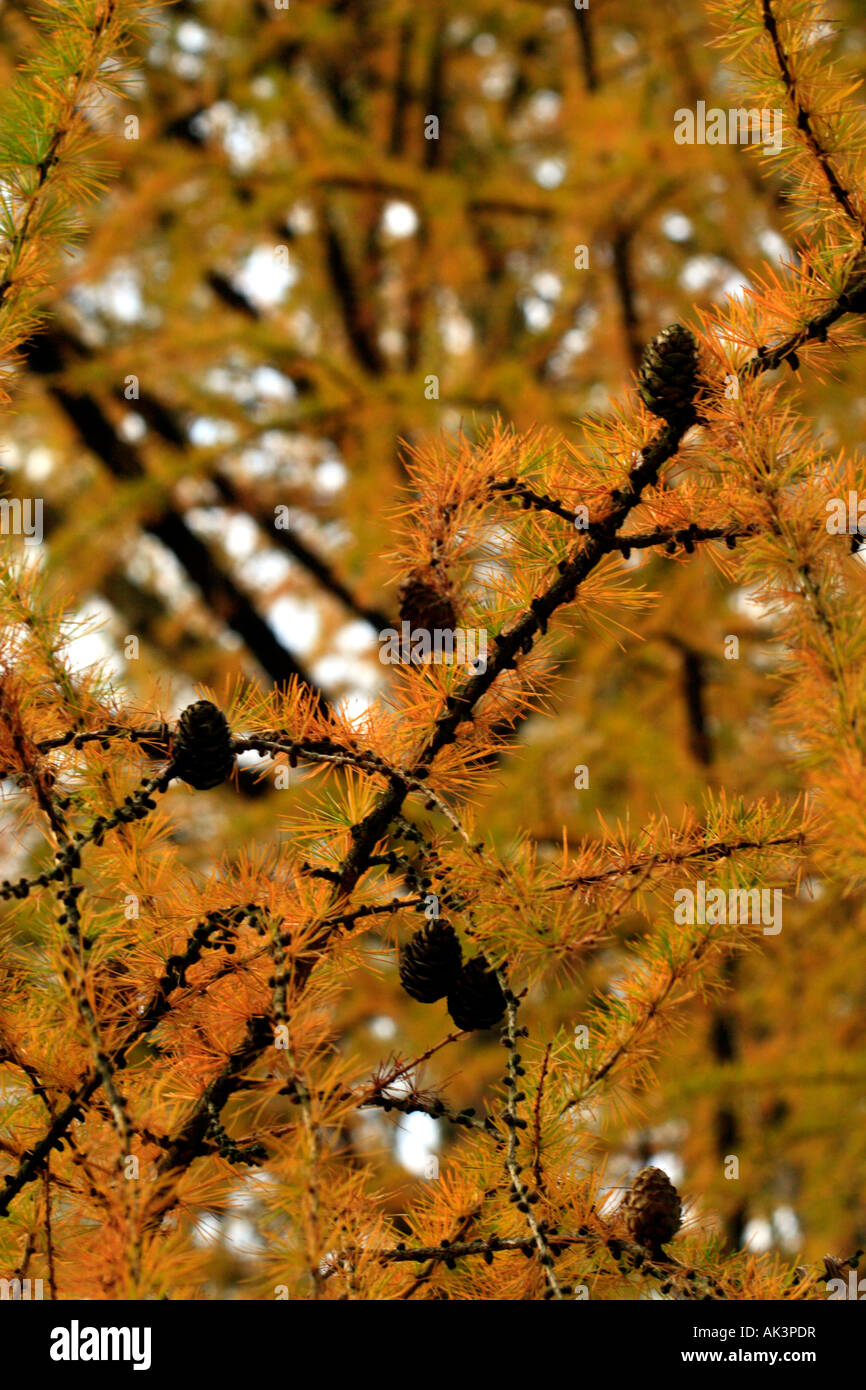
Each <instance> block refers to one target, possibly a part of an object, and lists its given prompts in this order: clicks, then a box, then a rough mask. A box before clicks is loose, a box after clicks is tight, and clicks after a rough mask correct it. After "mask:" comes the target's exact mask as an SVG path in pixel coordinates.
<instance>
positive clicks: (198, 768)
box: [172, 700, 235, 791]
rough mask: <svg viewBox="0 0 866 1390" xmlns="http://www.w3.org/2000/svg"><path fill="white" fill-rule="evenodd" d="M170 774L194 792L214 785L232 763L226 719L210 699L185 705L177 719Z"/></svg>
mask: <svg viewBox="0 0 866 1390" xmlns="http://www.w3.org/2000/svg"><path fill="white" fill-rule="evenodd" d="M172 752H173V757H174V762H173V767H174V774H175V776H176V777H179V778H180V779H181V781H182V782H186V783H187V785H188V786H190V787H195V788H196V789H197V790H198V791H206V790H207V789H208V788H209V787H218V786H219V784H220V782H224V781H225V780H226V778H227V777H228V775H229V773H230V772H231V770H232V767H233V766H234V760H235V758H234V753H233V752H232V735H231V729H230V728H229V726H228V720H227V719H226V717H225V715H224V714H223V712H222V710H221V709H217V707H216V705H214V704H212V703H211V701H210V700H196V702H195V704H193V705H187V707H186V709H185V710H183V711H182V712H181V716H180V718H179V720H178V721H177V729H176V731H175V735H174V743H173V747H172Z"/></svg>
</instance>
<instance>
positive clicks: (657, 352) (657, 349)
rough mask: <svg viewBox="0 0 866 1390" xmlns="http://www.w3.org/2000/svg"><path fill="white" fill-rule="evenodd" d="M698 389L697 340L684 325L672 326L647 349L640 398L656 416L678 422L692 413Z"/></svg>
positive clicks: (641, 369)
mask: <svg viewBox="0 0 866 1390" xmlns="http://www.w3.org/2000/svg"><path fill="white" fill-rule="evenodd" d="M697 386H698V342H697V339H696V337H695V335H694V334H693V333H691V332H690V331H689V329H688V328H683V326H682V324H681V323H672V324H671V325H670V326H669V327H668V328H663V329H662V331H661V333H659V335H658V337H657V338H653V340H652V342H651V343H647V346H646V347H645V348H644V354H643V358H642V359H641V364H640V372H639V373H638V392H639V393H640V398H641V400H642V401H643V403H644V405H645V406H646V408H647V410H651V411H652V413H653V415H660V416H661V418H662V419H663V420H676V419H678V418H680V417H682V416H683V415H686V414H687V413H688V412H689V411H690V410H691V409H692V402H693V400H694V397H695V392H696V390H697Z"/></svg>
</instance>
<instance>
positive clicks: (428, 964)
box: [400, 918, 463, 1004]
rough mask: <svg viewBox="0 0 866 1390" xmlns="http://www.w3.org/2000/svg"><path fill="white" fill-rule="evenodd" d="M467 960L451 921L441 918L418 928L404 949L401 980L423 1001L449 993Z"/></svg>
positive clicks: (420, 1001) (406, 989) (408, 991)
mask: <svg viewBox="0 0 866 1390" xmlns="http://www.w3.org/2000/svg"><path fill="white" fill-rule="evenodd" d="M462 964H463V951H462V949H461V946H460V942H459V940H458V939H457V933H456V932H455V930H454V928H453V927H452V926H451V924H450V922H444V921H441V920H439V919H438V918H437V919H436V921H434V922H429V923H428V924H427V926H426V927H422V928H421V930H420V931H416V933H415V935H414V936H413V937H412V939H411V941H409V942H407V944H406V945H405V946H404V947H403V949H402V951H401V952H400V983H401V985H402V986H403V988H404V989H405V991H406V993H407V994H411V996H412V998H413V999H417V1000H418V1002H419V1003H421V1004H433V1003H435V1001H436V1000H437V999H442V998H444V996H445V995H446V994H447V993H448V991H449V989H450V988H451V986H452V985H453V983H454V981H455V980H456V978H457V975H458V974H459V971H460V967H461V965H462Z"/></svg>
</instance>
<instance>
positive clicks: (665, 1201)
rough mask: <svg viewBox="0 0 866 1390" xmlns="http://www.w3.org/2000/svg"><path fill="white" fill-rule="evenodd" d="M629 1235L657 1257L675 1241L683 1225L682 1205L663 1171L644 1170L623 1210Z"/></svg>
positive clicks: (636, 1180) (634, 1183)
mask: <svg viewBox="0 0 866 1390" xmlns="http://www.w3.org/2000/svg"><path fill="white" fill-rule="evenodd" d="M620 1213H621V1215H622V1216H623V1218H624V1220H625V1224H626V1227H627V1229H628V1233H629V1235H630V1236H631V1238H632V1240H634V1241H636V1242H637V1244H638V1245H645V1246H646V1247H647V1249H649V1250H651V1251H652V1252H653V1254H654V1255H658V1254H660V1253H661V1247H662V1245H664V1244H665V1243H666V1242H667V1241H669V1240H673V1238H674V1236H675V1235H676V1233H677V1231H678V1230H679V1229H680V1226H681V1225H682V1203H681V1202H680V1194H679V1193H678V1192H677V1190H676V1188H675V1187H674V1185H673V1183H672V1182H671V1180H670V1178H669V1177H668V1175H667V1173H663V1172H662V1170H661V1168H641V1170H640V1172H639V1173H638V1175H637V1177H636V1178H635V1180H634V1182H633V1183H632V1185H631V1191H630V1192H629V1193H628V1195H627V1197H626V1198H625V1200H624V1202H623V1203H622V1205H621V1207H620Z"/></svg>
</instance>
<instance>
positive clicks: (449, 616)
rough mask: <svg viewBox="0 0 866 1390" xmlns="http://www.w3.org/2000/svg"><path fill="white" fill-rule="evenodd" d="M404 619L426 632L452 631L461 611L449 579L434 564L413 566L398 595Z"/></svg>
mask: <svg viewBox="0 0 866 1390" xmlns="http://www.w3.org/2000/svg"><path fill="white" fill-rule="evenodd" d="M397 597H398V600H399V603H400V620H401V622H405V623H409V625H410V627H412V628H413V629H421V630H422V631H424V632H435V631H437V630H438V631H440V632H445V631H452V630H453V629H454V628H456V626H457V613H456V610H455V608H454V600H453V598H452V595H451V590H450V588H449V585H448V582H447V580H446V579H445V578H444V577H443V576H442V575H440V574H439V573H437V571H436V570H435V569H434V568H433V567H429V568H427V569H425V570H413V571H412V573H411V574H409V575H407V577H406V578H405V579H404V580H403V583H402V584H401V585H400V590H399V593H398V595H397Z"/></svg>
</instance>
